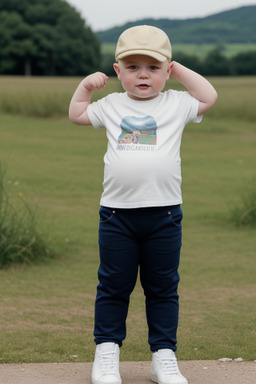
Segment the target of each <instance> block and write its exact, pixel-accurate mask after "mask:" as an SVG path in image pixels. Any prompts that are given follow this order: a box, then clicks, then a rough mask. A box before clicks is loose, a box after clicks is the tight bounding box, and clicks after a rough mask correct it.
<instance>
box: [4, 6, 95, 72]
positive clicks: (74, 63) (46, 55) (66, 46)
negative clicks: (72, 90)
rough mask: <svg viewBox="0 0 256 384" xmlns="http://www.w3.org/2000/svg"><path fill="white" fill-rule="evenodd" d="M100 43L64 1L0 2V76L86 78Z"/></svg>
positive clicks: (93, 68)
mask: <svg viewBox="0 0 256 384" xmlns="http://www.w3.org/2000/svg"><path fill="white" fill-rule="evenodd" d="M100 59H101V56H100V43H99V40H98V38H97V37H96V35H95V34H94V33H93V32H92V30H91V29H90V28H89V27H88V26H87V25H86V23H85V21H84V20H83V19H82V18H81V16H80V15H79V13H78V12H77V11H76V10H75V9H74V8H73V7H72V6H70V5H69V4H68V3H66V2H65V0H0V73H1V74H26V75H31V74H33V75H73V76H75V75H87V74H89V73H90V72H92V71H94V70H95V68H98V67H99V63H100Z"/></svg>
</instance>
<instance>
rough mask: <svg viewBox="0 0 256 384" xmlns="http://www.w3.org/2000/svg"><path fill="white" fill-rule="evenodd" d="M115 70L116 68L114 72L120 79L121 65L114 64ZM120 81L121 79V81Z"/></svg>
mask: <svg viewBox="0 0 256 384" xmlns="http://www.w3.org/2000/svg"><path fill="white" fill-rule="evenodd" d="M113 68H114V71H115V73H116V75H117V77H118V79H119V75H120V68H119V65H118V64H117V63H114V64H113ZM119 80H120V79H119Z"/></svg>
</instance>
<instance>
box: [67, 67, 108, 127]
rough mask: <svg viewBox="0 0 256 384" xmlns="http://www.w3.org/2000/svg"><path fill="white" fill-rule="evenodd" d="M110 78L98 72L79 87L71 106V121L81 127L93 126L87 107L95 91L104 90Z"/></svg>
mask: <svg viewBox="0 0 256 384" xmlns="http://www.w3.org/2000/svg"><path fill="white" fill-rule="evenodd" d="M107 81H108V76H107V75H105V73H102V72H96V73H93V74H92V75H89V76H87V77H85V78H84V79H83V80H82V81H81V83H80V84H79V85H78V87H77V89H76V91H75V93H74V95H73V97H72V100H71V102H70V106H69V118H70V120H71V121H72V122H73V123H75V124H79V125H91V122H90V119H89V117H88V114H87V107H88V105H89V104H90V102H91V97H92V94H93V91H94V90H95V89H101V88H104V87H105V85H106V82H107Z"/></svg>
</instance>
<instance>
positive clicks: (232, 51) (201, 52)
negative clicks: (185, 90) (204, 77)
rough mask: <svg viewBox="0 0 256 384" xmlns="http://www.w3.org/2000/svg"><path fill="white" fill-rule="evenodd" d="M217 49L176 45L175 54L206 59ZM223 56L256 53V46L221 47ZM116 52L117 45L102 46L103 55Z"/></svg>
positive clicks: (204, 46) (230, 45)
mask: <svg viewBox="0 0 256 384" xmlns="http://www.w3.org/2000/svg"><path fill="white" fill-rule="evenodd" d="M214 48H216V44H202V45H196V44H174V45H173V54H174V55H175V52H185V53H188V54H191V55H192V54H193V55H197V56H199V57H205V56H206V55H207V53H208V52H209V51H211V50H212V49H214ZM221 49H222V52H223V54H225V55H226V56H227V57H231V56H235V55H237V54H238V53H240V52H248V51H256V44H229V45H224V46H223V47H221ZM114 52H115V44H102V53H103V54H113V55H114Z"/></svg>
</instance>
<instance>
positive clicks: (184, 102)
mask: <svg viewBox="0 0 256 384" xmlns="http://www.w3.org/2000/svg"><path fill="white" fill-rule="evenodd" d="M181 94H182V99H181V107H182V109H183V113H184V114H185V116H184V117H185V124H188V123H190V122H192V123H201V121H202V119H203V115H199V116H197V114H198V109H199V100H197V99H196V98H195V97H193V96H192V95H191V94H190V93H189V92H187V91H185V92H182V93H181Z"/></svg>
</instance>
